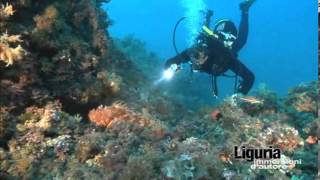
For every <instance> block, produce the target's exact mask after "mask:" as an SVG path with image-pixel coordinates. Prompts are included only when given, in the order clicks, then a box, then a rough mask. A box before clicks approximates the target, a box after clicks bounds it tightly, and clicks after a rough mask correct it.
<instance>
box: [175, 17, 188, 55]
mask: <svg viewBox="0 0 320 180" xmlns="http://www.w3.org/2000/svg"><path fill="white" fill-rule="evenodd" d="M185 19H186V17H182V18H180V19H179V20H178V21H177V23H176V25H175V26H174V30H173V39H172V41H173V47H174V50H175V51H176V53H177V55H178V54H180V52H179V51H178V48H177V45H176V32H177V29H178V27H179V25H180V23H181V22H182V21H183V20H185Z"/></svg>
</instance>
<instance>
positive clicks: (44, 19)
mask: <svg viewBox="0 0 320 180" xmlns="http://www.w3.org/2000/svg"><path fill="white" fill-rule="evenodd" d="M58 15H59V13H58V10H57V9H56V8H55V7H54V6H48V7H47V8H46V9H45V11H44V13H43V15H37V16H35V17H34V21H35V22H36V27H37V30H45V31H48V32H52V31H53V25H54V23H55V21H56V20H57V17H58Z"/></svg>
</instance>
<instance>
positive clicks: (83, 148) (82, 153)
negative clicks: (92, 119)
mask: <svg viewBox="0 0 320 180" xmlns="http://www.w3.org/2000/svg"><path fill="white" fill-rule="evenodd" d="M105 140H106V137H105V135H104V134H101V133H95V132H93V133H90V134H88V135H85V136H83V137H81V138H80V139H79V140H78V143H77V145H76V147H75V149H76V153H75V154H76V157H77V159H78V160H79V161H80V162H86V161H87V160H88V159H90V158H93V157H95V156H96V155H97V154H98V153H99V152H100V151H101V150H102V149H103V147H104V145H105V144H106V143H105Z"/></svg>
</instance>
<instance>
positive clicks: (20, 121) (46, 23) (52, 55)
mask: <svg viewBox="0 0 320 180" xmlns="http://www.w3.org/2000/svg"><path fill="white" fill-rule="evenodd" d="M2 3H3V4H2V6H1V8H0V33H1V35H0V179H123V180H128V179H279V178H282V179H290V178H291V179H315V178H316V174H317V151H318V147H317V141H318V134H319V132H318V128H317V127H318V126H319V119H318V109H317V99H318V90H317V88H318V87H317V83H314V82H313V83H308V84H302V85H299V86H297V87H295V88H292V89H291V90H290V91H289V94H288V96H287V97H278V96H277V94H276V93H275V92H273V91H272V90H269V89H268V88H267V87H266V86H261V87H260V88H258V89H257V90H256V91H255V92H253V93H252V95H251V96H241V95H233V96H230V97H227V98H226V99H225V100H224V101H222V102H221V103H219V104H217V105H215V106H206V107H204V106H202V107H201V108H199V109H192V110H190V109H189V108H188V107H187V106H186V105H185V104H187V102H186V101H181V99H179V98H177V97H176V96H174V95H172V94H170V93H168V92H166V91H165V87H162V86H154V80H156V78H157V77H156V76H155V74H156V73H154V72H157V71H158V72H160V71H161V68H162V67H161V61H160V60H159V57H157V56H156V55H155V54H154V53H151V52H149V51H148V50H147V49H146V46H145V44H144V43H143V42H142V41H140V40H137V39H135V38H134V37H127V38H124V39H113V38H112V37H110V35H109V34H108V31H107V30H108V27H109V26H110V25H111V20H110V19H109V17H108V16H107V14H106V13H105V12H104V11H103V10H102V8H101V6H102V4H103V3H108V1H107V0H79V1H73V0H56V1H44V2H39V1H36V0H13V1H4V2H2ZM147 60H149V61H148V63H143V62H144V61H147ZM141 63H143V66H139V65H140V64H141ZM154 67H158V68H156V69H155V68H154ZM183 87H184V86H183V84H181V86H180V88H183ZM191 91H192V90H191ZM190 93H191V92H190ZM187 101H189V100H187ZM235 146H239V147H241V146H245V147H248V148H269V147H270V146H272V147H274V148H279V149H280V150H281V152H282V154H283V158H286V159H287V160H301V161H302V163H301V164H297V165H295V166H293V165H292V166H288V167H286V168H280V169H275V170H259V169H252V168H250V167H251V166H252V162H249V161H246V160H239V159H236V158H235V156H234V151H233V150H234V147H235Z"/></svg>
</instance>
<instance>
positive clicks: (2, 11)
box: [0, 3, 15, 21]
mask: <svg viewBox="0 0 320 180" xmlns="http://www.w3.org/2000/svg"><path fill="white" fill-rule="evenodd" d="M14 12H15V10H14V9H13V6H12V5H11V4H8V3H7V4H6V5H3V4H2V5H1V8H0V21H1V20H4V19H7V18H8V17H10V16H12V15H13V13H14Z"/></svg>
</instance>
